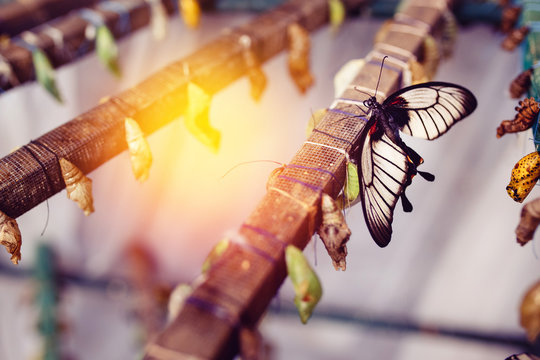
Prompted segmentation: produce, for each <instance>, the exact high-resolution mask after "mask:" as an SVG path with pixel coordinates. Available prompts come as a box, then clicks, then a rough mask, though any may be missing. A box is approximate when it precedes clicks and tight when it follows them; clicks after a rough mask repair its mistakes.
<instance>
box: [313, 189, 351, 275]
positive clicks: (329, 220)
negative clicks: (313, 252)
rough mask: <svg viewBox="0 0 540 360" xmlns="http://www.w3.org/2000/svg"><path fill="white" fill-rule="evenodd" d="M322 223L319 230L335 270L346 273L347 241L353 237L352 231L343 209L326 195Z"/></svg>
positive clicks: (322, 200)
mask: <svg viewBox="0 0 540 360" xmlns="http://www.w3.org/2000/svg"><path fill="white" fill-rule="evenodd" d="M321 213H322V222H321V226H320V227H319V229H318V230H317V234H319V236H320V238H321V240H322V242H323V244H324V246H325V247H326V251H327V252H328V255H330V258H331V259H332V264H333V265H334V269H336V270H343V271H345V270H346V268H347V262H346V258H347V245H346V244H347V241H349V237H350V236H351V230H350V229H349V227H348V226H347V223H346V222H345V217H344V216H343V213H342V212H341V209H339V207H338V206H337V205H336V203H335V202H334V199H332V197H331V196H330V195H328V194H326V193H323V194H322V198H321Z"/></svg>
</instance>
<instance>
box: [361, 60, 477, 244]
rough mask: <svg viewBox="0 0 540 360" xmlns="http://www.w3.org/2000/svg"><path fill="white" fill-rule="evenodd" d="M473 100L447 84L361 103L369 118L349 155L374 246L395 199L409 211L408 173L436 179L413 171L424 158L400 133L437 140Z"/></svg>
mask: <svg viewBox="0 0 540 360" xmlns="http://www.w3.org/2000/svg"><path fill="white" fill-rule="evenodd" d="M383 61H384V60H383ZM381 70H382V67H381ZM476 104H477V102H476V98H475V97H474V95H473V94H472V93H471V92H470V91H469V90H467V89H466V88H464V87H462V86H459V85H455V84H450V83H446V82H427V83H422V84H417V85H413V86H409V87H406V88H403V89H401V90H398V91H396V92H395V93H393V94H391V95H390V96H388V97H387V98H386V100H384V101H383V102H382V104H381V103H379V102H377V99H376V97H375V96H371V97H370V98H369V99H367V100H366V101H364V106H365V107H367V108H368V109H369V112H368V115H370V118H369V121H368V122H367V124H366V126H365V127H364V128H363V129H362V131H361V132H360V134H359V136H358V138H357V140H356V141H355V142H354V144H353V149H352V153H351V155H352V156H351V157H352V158H353V159H354V160H355V161H356V162H357V165H358V176H359V178H360V200H361V201H362V208H363V212H364V219H365V221H366V224H367V226H368V229H369V232H370V233H371V236H372V237H373V240H375V242H376V243H377V245H379V246H380V247H385V246H386V245H388V243H389V242H390V239H391V236H392V220H393V213H394V207H395V205H396V203H397V201H398V198H401V200H402V204H403V209H404V211H406V212H410V211H412V205H411V203H410V201H409V200H408V199H407V197H406V196H405V189H406V188H407V186H409V185H410V184H411V181H412V178H413V176H415V175H416V174H419V175H420V176H422V177H423V178H425V179H426V180H428V181H433V180H434V179H435V177H434V176H433V175H432V174H430V173H427V172H423V171H418V170H417V167H418V166H419V165H420V164H422V163H423V161H424V160H423V159H422V158H421V157H420V155H418V154H417V153H416V151H414V150H413V149H411V148H410V147H408V146H407V145H406V144H405V142H403V140H402V139H401V136H400V134H399V132H400V131H401V132H403V133H405V134H408V135H412V136H416V137H420V138H424V139H427V140H433V139H436V138H438V137H439V136H441V135H442V134H444V133H445V132H446V131H448V129H450V128H451V127H452V126H453V125H454V124H455V123H456V122H458V121H460V120H462V119H463V118H465V117H466V116H468V115H469V114H471V113H472V112H473V111H474V109H475V108H476Z"/></svg>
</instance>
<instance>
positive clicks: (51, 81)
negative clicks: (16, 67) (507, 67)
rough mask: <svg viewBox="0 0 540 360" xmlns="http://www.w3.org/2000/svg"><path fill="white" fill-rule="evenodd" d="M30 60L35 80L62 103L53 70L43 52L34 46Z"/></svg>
mask: <svg viewBox="0 0 540 360" xmlns="http://www.w3.org/2000/svg"><path fill="white" fill-rule="evenodd" d="M32 61H33V63H34V71H35V72H36V79H37V81H38V82H39V83H40V84H41V85H42V86H43V87H44V88H45V89H46V90H47V91H48V92H49V94H51V95H52V96H53V97H54V98H55V99H56V100H57V101H58V102H59V103H62V102H63V101H62V95H60V91H59V90H58V87H57V86H56V80H55V72H54V69H53V67H52V65H51V62H50V61H49V58H48V57H47V55H45V53H44V52H43V51H42V50H41V49H39V48H36V49H34V50H33V51H32Z"/></svg>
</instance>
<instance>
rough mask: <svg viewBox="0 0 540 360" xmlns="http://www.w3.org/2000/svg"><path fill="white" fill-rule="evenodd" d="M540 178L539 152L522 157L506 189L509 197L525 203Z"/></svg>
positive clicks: (513, 170) (515, 166)
mask: <svg viewBox="0 0 540 360" xmlns="http://www.w3.org/2000/svg"><path fill="white" fill-rule="evenodd" d="M539 177H540V155H539V154H538V152H536V151H533V152H532V153H530V154H528V155H525V156H524V157H522V158H521V159H520V160H519V161H518V162H517V163H516V165H514V168H513V169H512V175H511V176H510V183H509V184H508V186H507V187H506V191H507V192H508V195H509V196H510V197H511V198H512V199H514V201H517V202H523V200H525V198H526V197H527V195H529V193H530V192H531V190H532V189H533V187H534V185H535V184H536V182H537V181H538V178H539Z"/></svg>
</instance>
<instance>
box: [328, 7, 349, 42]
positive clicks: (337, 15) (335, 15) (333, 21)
mask: <svg viewBox="0 0 540 360" xmlns="http://www.w3.org/2000/svg"><path fill="white" fill-rule="evenodd" d="M328 17H329V20H330V26H331V29H332V33H333V34H337V32H338V31H339V28H340V27H341V24H343V21H344V20H345V5H343V2H342V1H341V0H328Z"/></svg>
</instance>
